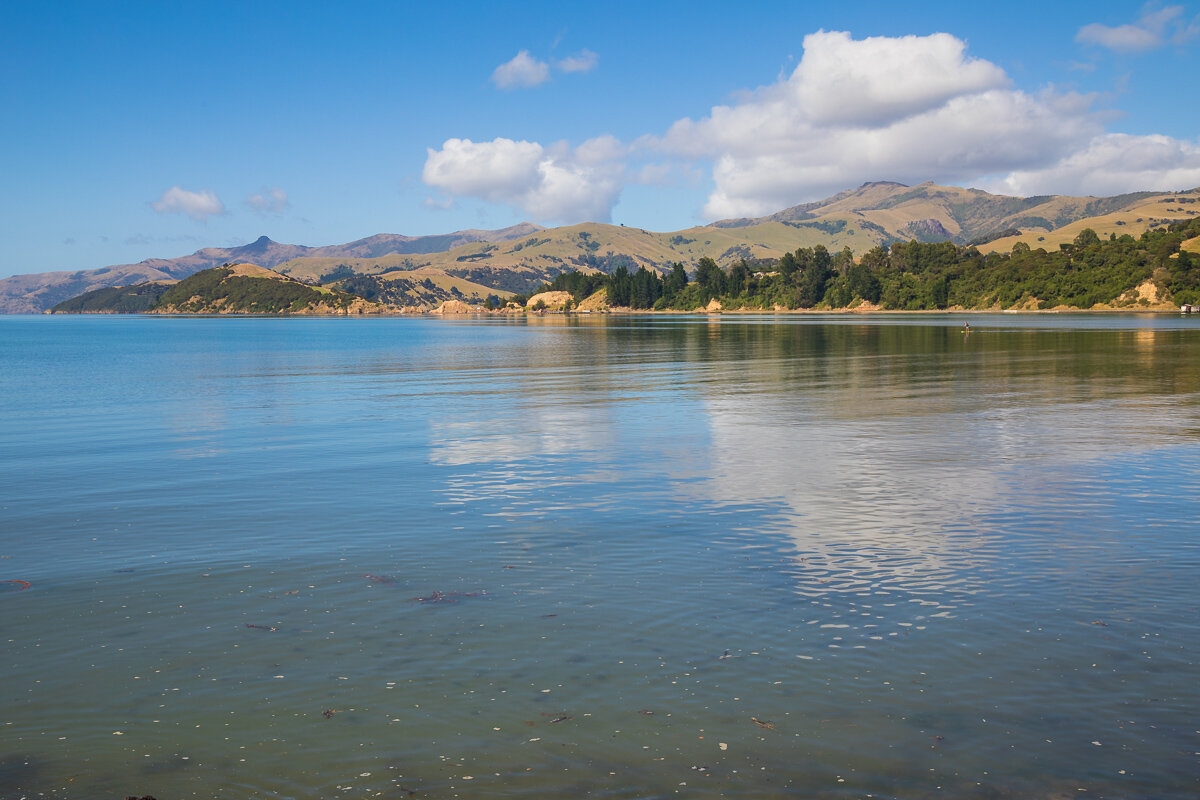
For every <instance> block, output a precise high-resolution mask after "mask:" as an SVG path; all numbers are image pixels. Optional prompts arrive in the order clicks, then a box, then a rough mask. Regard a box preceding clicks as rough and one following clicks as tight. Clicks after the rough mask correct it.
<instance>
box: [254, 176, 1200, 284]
mask: <svg viewBox="0 0 1200 800" xmlns="http://www.w3.org/2000/svg"><path fill="white" fill-rule="evenodd" d="M1197 213H1200V190H1193V191H1191V192H1180V193H1176V192H1168V193H1161V192H1158V193H1155V192H1141V193H1136V194H1128V195H1119V196H1116V197H1103V198H1095V197H1065V196H1053V197H1029V198H1019V197H1005V196H1001V195H993V194H989V193H987V192H984V191H981V190H978V189H960V188H958V187H952V186H950V187H947V186H936V185H934V184H931V183H925V184H921V185H920V186H915V187H910V186H904V185H902V184H899V183H869V184H864V185H863V186H860V187H859V188H858V189H854V190H851V191H847V192H842V193H841V194H838V195H835V196H834V197H831V198H829V199H827V200H823V201H821V202H818V203H808V204H805V205H801V206H794V207H792V208H789V209H785V210H783V211H780V212H778V213H776V214H772V215H771V216H769V217H760V218H757V219H737V220H722V221H720V222H715V223H713V224H711V225H704V226H698V227H695V228H688V229H686V230H681V231H673V232H668V233H656V232H653V231H647V230H644V229H642V228H629V227H625V226H617V225H604V224H599V223H584V224H579V225H570V226H566V227H561V228H549V229H543V230H540V231H538V232H537V233H534V234H532V235H530V236H526V237H520V238H516V239H513V240H511V241H509V242H504V243H500V242H470V243H466V244H462V245H459V246H457V247H454V248H451V249H449V250H447V251H445V252H436V253H426V254H422V255H415V254H394V255H388V256H384V257H379V258H366V259H344V258H343V259H337V258H324V259H322V258H312V257H308V256H306V257H300V258H296V259H291V260H289V261H286V262H283V263H281V264H279V265H278V267H277V268H278V269H279V271H280V272H283V273H285V274H289V275H294V276H297V277H303V278H305V279H308V280H315V281H326V280H329V279H330V278H331V277H334V276H339V275H342V276H344V275H347V274H349V273H354V274H368V275H378V276H380V277H381V278H384V279H387V278H390V277H391V276H393V275H401V274H403V273H405V272H412V271H424V272H426V273H429V272H430V271H438V272H441V273H444V274H446V275H448V276H452V277H456V278H462V279H466V280H470V281H472V282H474V283H477V284H481V285H483V286H489V287H493V288H495V289H503V290H508V291H511V292H518V293H523V292H527V291H529V290H530V289H532V288H533V287H534V286H536V285H537V284H538V283H542V282H549V281H551V280H553V278H554V277H555V276H556V275H559V274H561V273H563V272H569V271H572V270H580V271H583V272H590V271H599V272H604V273H607V274H611V273H612V272H613V271H614V270H616V269H617V268H618V267H620V266H625V267H626V268H627V269H628V270H630V271H631V272H632V271H636V270H637V269H638V268H639V267H646V268H647V269H650V270H653V271H656V272H660V273H665V272H666V271H668V270H669V269H670V268H671V265H672V264H673V263H675V262H676V261H679V262H682V263H683V264H685V265H687V266H688V267H689V268H692V267H693V266H694V265H695V264H696V262H697V261H698V260H699V259H701V258H705V257H707V258H712V259H713V260H714V261H716V262H717V263H718V264H720V265H721V266H724V267H728V266H730V265H731V264H733V263H735V262H737V261H740V260H741V259H746V260H747V261H748V262H750V263H751V264H754V263H755V262H763V261H766V260H775V259H778V258H780V257H782V256H783V254H784V253H788V252H792V251H793V250H795V249H797V248H800V247H815V246H816V245H818V244H819V245H824V246H825V247H826V248H827V249H828V250H830V251H831V252H832V251H838V250H841V249H842V248H844V247H849V248H850V250H851V252H853V253H854V254H855V255H856V256H861V255H862V254H863V253H865V252H867V251H869V250H871V249H872V248H874V247H877V246H884V247H886V246H889V245H891V244H892V243H894V242H908V241H917V242H923V243H930V242H953V243H955V244H959V245H976V246H978V247H979V248H980V249H981V250H983V251H985V252H992V251H996V250H1001V249H1002V250H1004V251H1005V252H1007V250H1009V249H1011V248H1012V245H1013V243H1015V242H1016V241H1025V242H1026V243H1028V244H1030V246H1031V247H1034V248H1037V247H1057V246H1058V245H1059V244H1062V243H1069V242H1071V241H1073V240H1074V238H1075V236H1076V235H1077V234H1078V232H1079V231H1080V230H1082V229H1083V228H1085V227H1092V228H1093V229H1094V230H1096V231H1097V232H1098V233H1101V234H1103V235H1107V234H1108V233H1110V232H1114V231H1115V232H1117V233H1118V235H1120V234H1124V233H1129V234H1131V235H1135V236H1136V235H1139V234H1141V233H1142V232H1143V231H1146V230H1148V229H1149V228H1151V227H1153V226H1158V225H1163V224H1167V223H1169V222H1173V221H1182V220H1186V219H1190V218H1191V217H1192V216H1194V215H1195V214H1197Z"/></svg>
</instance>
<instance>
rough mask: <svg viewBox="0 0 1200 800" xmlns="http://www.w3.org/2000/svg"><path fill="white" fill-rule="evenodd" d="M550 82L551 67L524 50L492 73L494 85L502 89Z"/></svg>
mask: <svg viewBox="0 0 1200 800" xmlns="http://www.w3.org/2000/svg"><path fill="white" fill-rule="evenodd" d="M548 80H550V65H549V64H547V63H546V62H545V61H538V60H537V59H536V58H534V57H533V56H531V55H529V51H528V50H522V51H520V52H519V53H517V54H516V55H515V56H513V57H512V58H511V59H510V60H508V61H505V62H504V63H503V64H501V65H500V66H498V67H496V69H495V70H494V71H493V72H492V83H494V84H496V85H497V86H498V87H500V88H501V89H521V88H525V87H528V86H537V85H538V84H542V83H545V82H546V81H548Z"/></svg>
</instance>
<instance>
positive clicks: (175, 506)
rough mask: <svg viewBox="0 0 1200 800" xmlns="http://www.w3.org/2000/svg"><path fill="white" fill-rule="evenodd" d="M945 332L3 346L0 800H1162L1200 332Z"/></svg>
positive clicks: (934, 322)
mask: <svg viewBox="0 0 1200 800" xmlns="http://www.w3.org/2000/svg"><path fill="white" fill-rule="evenodd" d="M970 321H971V326H972V332H971V333H970V335H964V334H963V332H962V330H961V328H962V318H961V317H953V316H937V315H930V316H904V317H888V316H880V317H870V318H850V317H817V316H804V317H787V318H776V317H770V316H764V317H711V318H709V317H660V316H654V317H623V318H622V317H617V318H603V317H595V318H588V317H580V318H575V319H566V318H562V317H547V318H538V319H530V320H524V319H522V320H511V319H491V318H486V319H475V320H460V321H450V320H420V319H363V320H345V319H300V318H297V319H205V318H146V317H57V316H56V317H0V398H2V399H3V404H2V406H0V434H2V435H0V580H3V581H15V580H22V581H28V582H29V583H30V586H29V588H28V589H24V590H22V589H21V588H20V587H21V585H20V584H17V583H0V666H2V669H3V675H4V680H3V681H2V682H0V732H2V735H0V797H3V798H10V797H12V798H16V797H39V796H42V797H58V798H100V797H124V796H126V795H130V794H135V795H143V794H152V795H155V796H158V797H160V798H164V797H176V798H183V797H216V798H230V799H231V800H240V799H242V798H324V797H392V798H395V797H408V796H412V797H418V798H448V797H456V796H457V797H470V798H475V797H484V798H486V797H510V796H518V795H519V796H523V797H577V796H591V797H603V798H659V797H668V796H685V797H699V798H705V797H746V798H749V797H753V798H769V797H805V798H809V797H813V798H825V797H829V798H833V797H863V796H867V795H870V796H873V797H884V798H887V797H892V798H925V797H935V796H937V797H945V796H950V797H967V798H974V797H978V798H1007V797H1014V798H1015V797H1022V798H1024V797H1034V798H1037V797H1046V798H1051V797H1055V798H1057V797H1067V796H1071V797H1077V796H1086V797H1156V798H1176V797H1178V798H1183V797H1188V798H1190V797H1194V796H1196V794H1197V793H1198V792H1200V755H1198V752H1200V730H1198V729H1200V725H1198V724H1197V720H1196V713H1195V712H1196V709H1197V708H1200V688H1198V687H1200V682H1198V681H1197V669H1196V666H1197V664H1196V660H1197V654H1198V653H1200V616H1198V615H1197V613H1196V608H1197V600H1198V598H1200V594H1198V592H1200V590H1198V589H1197V585H1198V581H1200V526H1198V525H1197V523H1196V520H1197V518H1198V517H1200V514H1198V512H1200V503H1198V502H1197V497H1200V320H1196V319H1195V318H1184V317H1175V316H1171V315H1139V316H1120V317H1117V316H1093V315H1075V316H1068V315H1062V316H1059V315H1053V316H1051V315H1044V316H1043V315H1040V316H1018V315H997V316H978V315H975V316H972V317H971V318H970ZM419 598H425V599H424V600H421V599H419ZM1080 790H1085V791H1086V794H1085V793H1084V792H1083V791H1080ZM410 793H411V794H410Z"/></svg>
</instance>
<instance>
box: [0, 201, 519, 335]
mask: <svg viewBox="0 0 1200 800" xmlns="http://www.w3.org/2000/svg"><path fill="white" fill-rule="evenodd" d="M540 230H542V229H541V228H540V227H539V226H537V225H533V224H532V223H528V222H523V223H521V224H519V225H513V226H511V227H508V228H501V229H500V230H494V231H483V230H464V231H456V232H455V233H448V234H439V235H435V236H402V235H400V234H394V233H381V234H377V235H375V236H370V237H367V238H366V239H358V240H357V241H353V242H348V243H346V244H341V245H328V246H323V247H305V246H304V245H297V244H281V243H279V242H274V241H271V239H269V238H267V237H266V236H262V237H259V238H258V239H257V240H255V241H253V242H251V243H250V244H247V245H242V246H240V247H206V248H204V249H203V250H197V251H196V252H195V253H192V254H191V255H187V256H183V257H181V258H170V259H166V258H149V259H146V260H145V261H140V262H138V263H137V264H121V265H118V266H112V267H104V268H101V269H89V270H77V271H73V272H42V273H36V274H30V275H14V276H13V277H11V278H5V279H3V280H0V313H3V314H37V313H41V312H42V311H45V310H47V309H49V308H50V307H51V306H54V305H55V304H56V303H60V302H62V301H64V300H68V299H71V298H74V297H77V296H79V295H81V294H83V293H85V292H89V291H92V290H94V289H103V288H107V287H112V286H127V285H131V284H139V283H146V282H149V281H163V280H178V279H180V278H186V277H187V276H188V275H192V274H194V273H196V272H199V271H200V270H202V269H209V268H211V267H217V266H220V265H221V264H227V263H237V262H250V263H254V264H258V265H260V266H263V267H267V268H270V267H274V266H277V265H278V264H281V263H283V262H285V261H288V260H290V259H295V258H301V257H305V256H308V257H318V258H371V257H376V256H380V255H385V254H389V253H416V254H423V253H429V252H434V251H437V250H440V249H446V248H449V247H456V246H459V245H462V244H464V243H467V242H503V241H508V240H509V239H514V238H520V237H522V236H528V235H529V234H531V233H535V232H537V231H540Z"/></svg>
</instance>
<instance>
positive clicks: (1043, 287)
mask: <svg viewBox="0 0 1200 800" xmlns="http://www.w3.org/2000/svg"><path fill="white" fill-rule="evenodd" d="M1196 236H1200V218H1197V219H1193V220H1188V221H1186V222H1179V223H1174V224H1172V225H1170V226H1168V227H1165V228H1156V229H1153V230H1150V231H1146V232H1145V233H1143V234H1142V235H1141V236H1140V237H1138V238H1135V237H1133V236H1130V235H1128V234H1126V235H1124V236H1117V235H1115V234H1112V235H1110V236H1109V238H1108V239H1107V240H1104V239H1101V238H1100V237H1099V236H1098V235H1097V234H1096V233H1095V231H1093V230H1091V229H1090V228H1089V229H1084V230H1083V231H1082V232H1080V234H1079V235H1078V236H1077V237H1076V238H1075V240H1074V242H1072V243H1070V244H1064V245H1061V246H1060V247H1059V249H1057V250H1050V251H1048V250H1045V249H1042V248H1038V249H1033V248H1030V247H1029V246H1028V245H1027V244H1024V243H1018V244H1016V245H1014V246H1013V248H1012V252H1010V253H989V254H986V255H985V254H983V253H981V252H980V251H979V250H978V249H977V248H976V247H974V246H966V247H963V246H959V245H955V244H954V243H953V242H917V241H910V242H896V243H894V244H892V245H891V247H886V248H885V247H876V248H873V249H872V250H869V251H868V252H866V253H864V254H863V255H862V257H861V258H859V259H858V260H855V258H854V256H853V254H852V253H851V251H850V249H849V248H843V249H842V250H841V251H840V252H837V253H830V252H829V251H828V250H827V249H826V248H825V247H824V246H822V245H817V246H816V247H811V248H808V247H802V248H800V249H798V250H796V251H795V252H792V253H785V254H784V255H783V257H782V258H780V259H778V260H777V261H757V262H754V263H750V262H747V261H746V260H745V259H741V260H739V261H737V262H735V263H734V264H732V265H731V266H730V267H729V268H728V269H722V268H721V267H720V266H719V265H718V264H717V263H716V262H715V261H713V260H712V259H711V258H701V259H700V260H699V261H697V262H696V265H695V268H694V270H693V272H692V275H691V276H689V275H688V273H687V272H686V270H685V268H684V267H683V265H682V264H675V265H674V267H673V268H672V269H671V270H670V271H669V272H668V273H666V274H665V275H662V274H659V273H658V272H655V271H651V270H648V269H646V268H645V267H639V268H638V269H637V271H636V272H631V271H630V270H629V269H628V267H626V266H625V265H624V264H621V265H620V266H618V267H617V268H616V269H615V270H614V271H613V272H612V274H611V275H605V274H602V273H592V274H584V273H581V272H569V273H564V274H562V275H559V276H558V277H556V278H555V279H554V281H553V282H551V283H550V284H547V285H545V286H543V287H542V288H541V289H540V291H549V290H557V291H566V292H570V293H571V295H572V296H573V297H574V298H575V300H576V302H578V301H580V300H582V299H583V298H585V297H587V296H589V295H591V294H593V293H595V292H596V291H599V290H600V289H605V290H606V291H607V293H608V301H609V304H610V305H612V306H619V307H629V308H634V309H651V308H654V309H681V310H691V309H697V308H702V307H704V306H706V305H707V304H708V303H709V302H710V301H711V300H713V299H716V300H719V301H720V302H721V304H722V305H723V306H725V307H727V308H763V309H772V308H788V309H795V308H818V307H820V308H847V307H852V306H855V305H857V304H859V303H863V302H866V303H872V304H877V305H879V306H881V307H883V308H885V309H895V310H921V309H940V308H948V307H950V306H957V307H962V308H991V307H996V306H998V307H1000V308H1011V307H1014V306H1022V305H1025V304H1029V303H1033V302H1035V301H1036V304H1037V306H1038V307H1039V308H1051V307H1054V306H1059V305H1063V306H1073V307H1076V308H1091V307H1092V306H1094V305H1096V304H1099V303H1107V304H1114V303H1119V302H1127V303H1133V302H1134V301H1133V300H1129V299H1128V297H1126V298H1124V299H1122V296H1123V295H1126V294H1127V293H1128V292H1130V291H1131V290H1132V289H1134V288H1136V287H1137V286H1139V285H1140V284H1142V283H1143V282H1145V281H1147V280H1153V281H1154V283H1155V284H1156V285H1157V286H1159V287H1160V289H1161V290H1163V291H1165V292H1166V293H1168V294H1169V295H1170V296H1171V298H1172V299H1173V301H1174V302H1177V303H1200V254H1194V253H1188V252H1186V251H1181V250H1180V245H1181V244H1182V243H1183V242H1185V241H1187V240H1188V239H1191V238H1194V237H1196Z"/></svg>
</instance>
